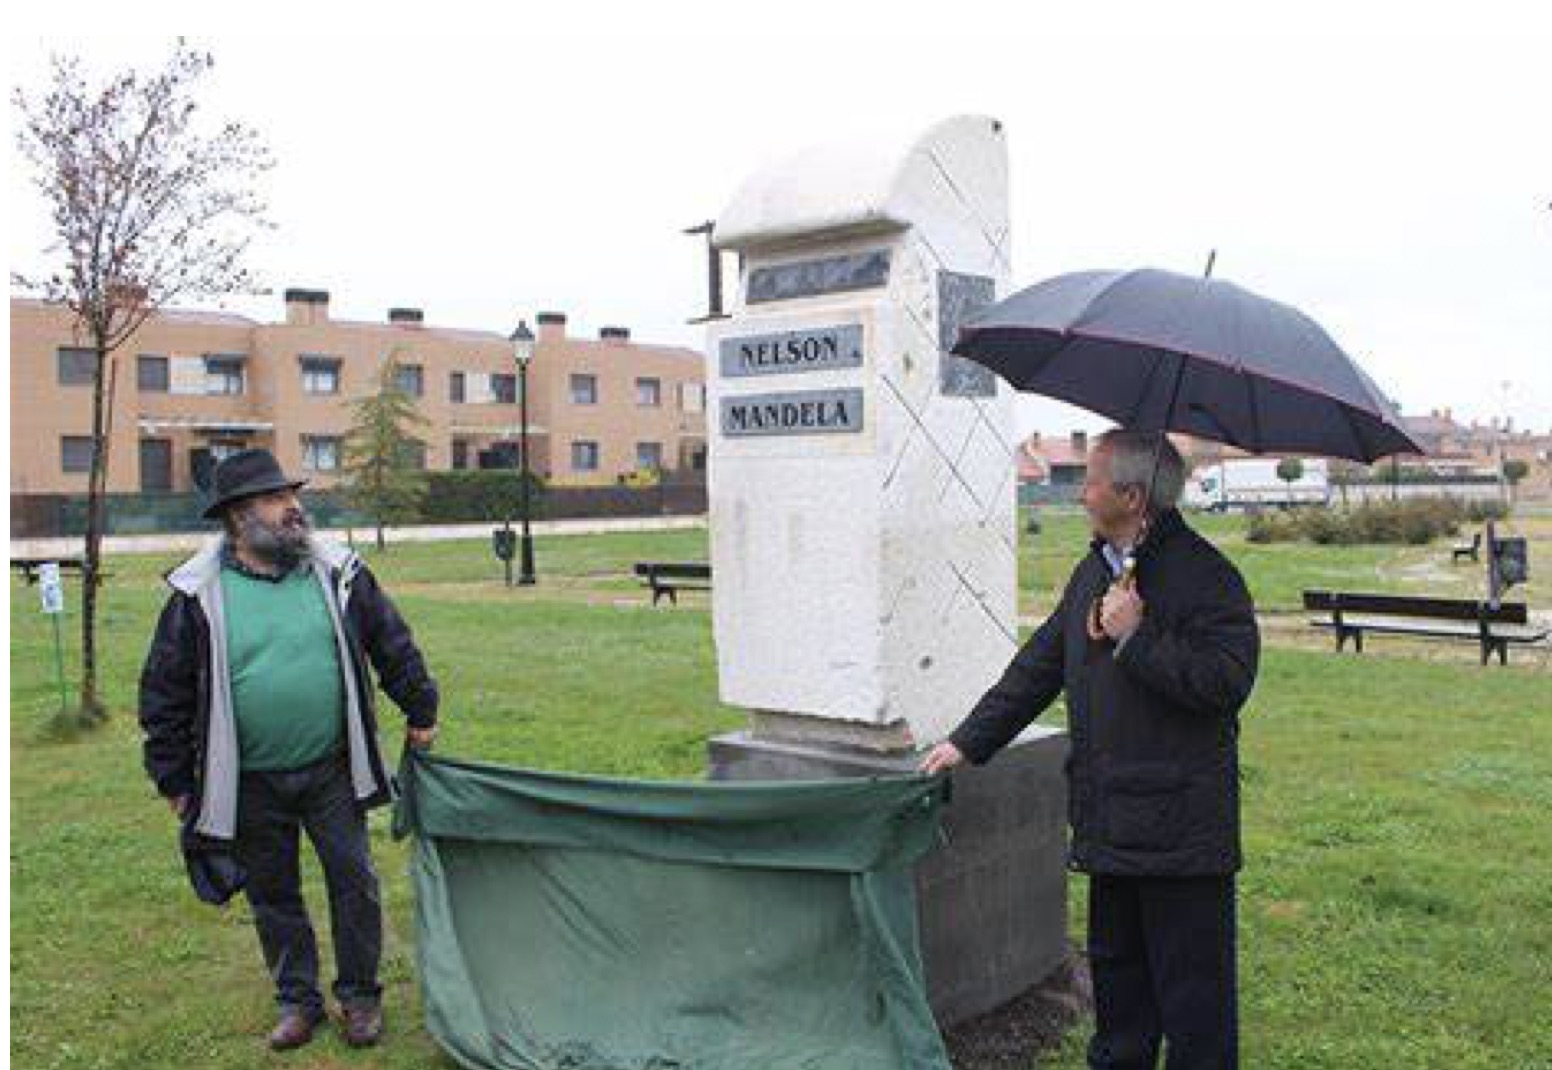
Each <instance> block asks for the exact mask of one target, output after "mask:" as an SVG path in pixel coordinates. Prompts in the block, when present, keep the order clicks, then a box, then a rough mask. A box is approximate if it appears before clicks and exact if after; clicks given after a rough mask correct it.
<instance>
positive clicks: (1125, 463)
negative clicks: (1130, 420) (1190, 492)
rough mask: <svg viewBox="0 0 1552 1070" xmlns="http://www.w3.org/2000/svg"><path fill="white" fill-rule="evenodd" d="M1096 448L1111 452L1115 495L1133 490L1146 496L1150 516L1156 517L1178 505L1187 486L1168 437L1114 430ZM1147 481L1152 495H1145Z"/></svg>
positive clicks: (1180, 459)
mask: <svg viewBox="0 0 1552 1070" xmlns="http://www.w3.org/2000/svg"><path fill="white" fill-rule="evenodd" d="M1099 445H1101V446H1103V447H1105V448H1106V449H1108V450H1109V451H1110V485H1111V486H1113V487H1115V489H1116V490H1118V491H1119V490H1122V489H1123V488H1126V487H1136V488H1137V489H1138V490H1140V491H1141V492H1142V493H1143V494H1145V495H1148V515H1149V516H1158V515H1159V514H1160V513H1163V512H1166V511H1167V510H1170V509H1173V508H1175V506H1176V505H1178V504H1179V503H1180V494H1181V492H1182V491H1183V490H1185V485H1186V462H1185V459H1184V458H1183V457H1181V456H1180V451H1179V450H1177V449H1176V448H1175V444H1174V443H1173V442H1171V441H1170V440H1169V436H1168V435H1165V434H1162V433H1160V432H1157V431H1128V430H1125V429H1123V428H1117V429H1115V430H1113V431H1106V432H1105V433H1104V434H1103V435H1100V436H1099ZM1155 457H1157V458H1158V460H1157V465H1158V471H1157V473H1156V474H1155V471H1154V464H1155V460H1154V458H1155ZM1150 481H1151V483H1152V485H1153V492H1152V494H1149V493H1148V486H1149V483H1150Z"/></svg>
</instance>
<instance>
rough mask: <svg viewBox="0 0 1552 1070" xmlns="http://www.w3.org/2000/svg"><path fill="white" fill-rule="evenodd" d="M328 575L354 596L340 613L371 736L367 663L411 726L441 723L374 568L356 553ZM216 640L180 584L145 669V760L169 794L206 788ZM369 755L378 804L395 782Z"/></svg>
mask: <svg viewBox="0 0 1552 1070" xmlns="http://www.w3.org/2000/svg"><path fill="white" fill-rule="evenodd" d="M329 577H330V582H331V585H333V586H334V588H335V591H336V597H338V595H339V593H340V592H342V591H343V593H345V595H346V598H347V599H348V600H347V601H346V604H345V613H344V615H343V618H342V620H343V624H344V628H345V637H346V641H347V644H348V646H349V648H350V652H351V665H350V671H351V672H353V673H354V674H355V680H356V690H357V693H358V694H359V695H360V696H361V713H362V717H363V720H364V723H365V727H366V731H367V737H368V739H374V738H375V736H376V731H377V719H376V709H375V707H376V703H375V701H374V699H375V688H374V687H373V685H372V680H371V677H370V676H369V675H368V672H367V666H368V664H370V665H371V666H372V667H373V668H374V669H375V670H376V672H377V678H378V680H379V681H380V682H381V684H382V688H383V690H384V691H385V692H387V694H388V697H389V698H391V699H392V700H393V701H394V703H395V705H397V706H398V707H399V708H400V709H402V710H403V711H404V714H405V719H406V720H407V721H408V723H409V724H410V726H411V727H414V728H429V727H431V726H432V725H434V724H436V720H437V702H438V694H437V686H436V681H435V680H433V679H432V678H431V675H430V673H429V672H428V671H427V669H426V663H425V659H424V658H423V657H422V656H421V653H420V650H419V648H418V647H416V645H415V640H414V637H413V635H411V633H410V629H409V626H408V625H407V624H405V622H404V618H403V617H401V616H400V615H399V612H398V610H397V609H396V608H395V607H394V604H393V602H392V601H391V600H390V599H389V598H388V596H387V595H386V594H385V593H383V590H382V588H381V587H379V586H378V584H377V580H376V578H375V577H373V575H372V573H371V571H370V570H369V569H368V568H367V567H366V566H365V565H363V564H361V563H360V562H359V559H357V558H354V555H351V561H350V564H349V567H348V568H347V569H346V570H344V571H342V570H341V569H340V568H338V567H332V568H331V569H330V570H329ZM210 642H211V636H210V622H209V620H208V619H207V618H206V616H205V612H204V610H203V609H201V608H200V604H199V601H198V599H197V598H195V597H194V596H193V595H191V594H188V593H185V592H182V591H177V590H175V591H174V592H173V594H172V596H171V597H170V598H169V599H168V601H167V605H166V606H165V607H164V608H163V610H162V615H161V619H160V620H159V621H158V622H157V626H156V636H155V638H154V639H153V640H152V641H151V649H150V651H149V653H148V654H147V655H146V661H145V668H144V670H143V671H142V673H141V677H140V725H141V729H142V732H143V734H144V737H145V738H144V757H145V768H146V772H147V773H148V774H149V775H150V777H151V779H152V781H154V782H155V784H156V789H157V791H158V792H160V793H161V794H162V795H164V796H167V797H169V798H173V797H176V796H179V795H190V796H193V797H195V799H196V800H197V799H198V798H199V797H200V795H201V792H202V787H203V785H202V784H201V774H202V771H203V770H204V768H205V760H204V751H205V740H206V738H207V736H208V732H209V725H210V709H211V707H210V695H211V681H210V664H211V661H210ZM369 755H370V761H371V766H372V770H371V771H372V779H373V781H374V788H375V790H374V791H373V793H372V794H371V795H370V796H367V797H364V798H362V799H361V800H360V801H361V802H362V803H363V804H364V805H367V806H375V805H380V804H382V803H385V802H387V801H389V800H390V799H391V798H392V794H393V787H392V780H391V778H390V776H389V773H388V770H387V769H385V768H384V766H383V762H382V758H381V755H380V753H379V751H378V748H377V747H376V746H375V745H373V746H372V747H370V748H369Z"/></svg>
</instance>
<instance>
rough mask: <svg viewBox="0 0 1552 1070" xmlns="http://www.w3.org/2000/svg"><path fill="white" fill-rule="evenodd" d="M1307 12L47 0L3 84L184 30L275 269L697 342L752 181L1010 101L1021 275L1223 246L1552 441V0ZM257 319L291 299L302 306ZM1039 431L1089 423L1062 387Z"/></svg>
mask: <svg viewBox="0 0 1552 1070" xmlns="http://www.w3.org/2000/svg"><path fill="white" fill-rule="evenodd" d="M1070 6H1072V7H1078V6H1080V5H1070ZM1280 6H1281V7H1283V8H1285V9H1286V10H1288V11H1290V12H1296V13H1297V21H1294V20H1293V16H1292V15H1290V16H1289V17H1287V18H1283V19H1281V20H1269V19H1268V18H1267V11H1268V8H1267V7H1266V6H1257V5H1253V4H1238V5H1233V6H1223V7H1219V8H1217V9H1216V10H1212V9H1209V8H1205V7H1199V6H1195V5H1184V6H1182V5H1179V4H1168V5H1157V4H1155V5H1148V6H1136V7H1132V6H1129V5H1106V6H1105V11H1106V12H1108V13H1109V14H1105V15H1094V16H1083V17H1074V18H1063V19H1054V18H1048V17H1038V18H1036V17H1031V16H1029V15H1028V14H1027V13H1026V14H1023V15H1021V16H1019V17H1017V18H1015V13H1017V12H1028V11H1029V10H1031V9H1036V10H1038V8H1036V5H1034V4H1033V3H1026V4H1019V5H1009V6H1006V7H979V6H977V5H976V4H974V3H971V2H969V0H963V2H961V3H958V4H953V5H943V4H935V5H931V6H930V7H926V6H924V7H922V8H920V9H919V10H920V11H921V12H922V13H921V14H920V15H912V14H909V12H913V11H916V10H918V9H916V8H912V7H910V6H909V5H905V4H903V3H900V4H895V5H890V6H888V7H883V6H880V7H875V8H867V9H863V10H856V9H853V8H847V7H845V6H844V5H839V4H834V3H831V4H808V3H796V2H786V3H782V2H778V0H765V2H762V3H759V4H750V5H747V6H746V7H744V8H743V9H742V14H739V15H738V17H734V13H735V11H737V10H738V9H737V8H735V6H734V5H733V4H723V5H706V6H700V7H687V8H686V9H684V10H685V11H686V14H685V15H684V16H683V17H682V20H681V21H680V22H679V23H678V24H674V23H671V22H669V21H668V20H667V19H666V18H665V16H663V14H662V12H663V11H664V10H666V9H667V7H668V6H667V5H634V6H624V5H622V6H618V7H609V6H600V5H583V4H571V5H560V4H552V5H544V8H545V9H551V10H550V14H548V15H546V14H545V13H544V10H543V9H538V8H539V6H538V5H532V6H524V8H523V12H524V13H523V15H522V17H521V20H520V21H518V22H513V23H511V24H502V23H490V22H485V21H481V20H478V19H475V18H474V17H473V16H471V15H468V14H467V13H466V12H467V11H468V9H467V8H464V7H461V6H460V5H458V4H455V3H449V4H445V5H442V6H440V7H438V6H427V5H424V4H422V5H417V6H416V7H414V8H408V7H406V8H404V9H394V8H393V7H392V6H391V5H385V6H383V7H378V6H374V7H372V8H367V7H365V6H363V7H360V8H358V9H354V11H346V12H343V13H337V12H324V11H323V8H324V5H322V4H313V5H309V6H302V5H286V4H271V5H264V6H262V7H252V8H251V9H249V10H250V11H251V14H252V18H259V19H262V26H259V27H257V31H256V28H255V27H254V26H253V25H252V24H251V19H250V23H249V24H244V25H236V24H233V25H226V26H222V25H210V24H208V23H200V22H199V21H198V19H208V17H209V16H208V13H206V11H205V9H191V10H193V11H195V12H197V13H198V14H197V18H196V20H195V21H194V22H190V21H187V20H185V19H182V18H180V17H178V13H177V12H176V11H173V10H171V9H163V10H161V11H160V12H159V11H158V10H157V9H156V6H155V5H152V6H151V7H150V8H149V9H148V8H147V7H146V6H145V5H144V4H136V5H133V9H134V10H133V12H128V11H125V10H123V8H124V7H125V6H124V5H120V6H118V7H104V8H103V9H102V11H101V12H100V13H99V15H98V16H97V17H93V18H83V19H77V17H76V10H75V9H74V8H72V9H70V10H71V14H70V15H69V17H68V21H67V18H66V14H65V10H66V9H63V8H59V7H58V6H52V7H51V6H49V5H42V6H40V7H38V8H37V9H35V10H33V11H31V12H29V13H26V14H24V15H23V16H21V18H22V19H23V20H25V21H22V22H18V21H17V17H16V16H11V17H9V19H8V21H9V23H10V26H11V29H12V30H13V31H15V32H10V33H8V34H7V38H8V41H7V45H6V47H7V50H8V53H9V55H8V63H7V66H6V72H7V76H8V77H7V81H8V83H9V84H10V85H11V86H15V85H23V86H29V87H37V86H39V85H41V84H42V79H43V76H44V74H45V72H46V63H47V57H48V55H49V54H50V52H58V51H63V52H73V53H77V54H80V55H82V56H83V57H85V58H86V59H87V60H88V61H89V62H90V63H91V64H93V65H95V66H97V67H99V68H100V69H108V68H112V67H117V66H121V65H125V64H145V63H159V62H160V61H161V60H162V59H163V58H164V57H165V55H166V52H167V50H168V48H169V47H170V43H171V37H172V33H173V32H175V31H174V30H172V29H171V28H172V27H178V26H180V25H181V26H182V28H183V30H184V32H187V33H188V34H189V35H190V36H191V38H192V39H193V40H194V41H195V42H196V43H197V44H200V45H202V46H204V47H207V48H209V49H210V50H211V51H213V52H214V53H215V56H216V60H217V66H216V69H215V71H214V72H213V73H212V74H211V76H210V77H209V79H208V85H207V89H208V95H207V100H208V107H209V111H210V113H211V114H212V115H213V116H221V117H233V118H239V119H241V120H243V121H245V122H247V123H249V124H250V125H252V126H254V127H256V128H258V129H259V130H260V131H261V132H262V133H263V135H264V136H265V138H266V139H267V140H268V142H269V144H270V146H271V147H272V149H273V150H274V152H275V154H276V156H277V157H278V160H279V167H278V168H277V169H276V171H275V172H274V173H273V174H272V176H271V178H270V180H269V181H268V183H267V187H268V194H269V201H270V205H271V216H272V218H273V220H274V221H275V223H277V224H278V229H277V230H276V232H275V233H274V234H273V235H272V236H269V237H268V238H266V239H265V241H264V242H263V244H262V245H261V246H260V247H258V248H257V249H256V251H255V260H254V262H255V265H256V266H257V267H258V268H259V269H260V270H261V272H262V274H263V275H264V277H265V279H266V281H267V282H268V283H269V284H270V285H271V286H273V287H274V288H275V289H276V290H277V291H278V290H279V289H281V288H284V287H286V286H309V287H321V288H325V289H328V290H329V291H330V292H331V294H332V295H333V311H334V314H335V315H338V316H343V317H351V318H365V319H378V318H381V317H382V316H383V315H384V313H385V311H386V309H387V308H388V307H389V306H392V305H409V306H415V307H422V308H424V309H425V311H426V315H427V319H428V320H429V321H431V322H434V323H441V324H448V325H457V326H469V327H483V328H490V329H493V330H500V331H507V330H509V329H510V328H511V327H512V326H513V325H514V324H515V321H516V319H517V318H518V317H520V316H521V317H527V318H530V320H531V317H532V316H533V314H534V313H535V312H536V311H539V310H543V309H557V310H562V311H565V312H567V313H568V314H569V315H570V317H571V324H572V326H573V328H574V329H576V330H580V331H586V332H589V333H591V332H594V331H596V329H597V328H598V327H600V326H603V325H606V324H622V325H627V326H629V327H631V328H632V330H633V332H634V334H635V336H636V337H637V338H638V339H641V340H648V341H665V342H677V343H683V344H687V345H693V346H696V347H700V346H701V345H702V342H703V339H702V335H701V332H700V330H699V329H698V328H694V327H690V326H687V325H686V323H685V320H686V319H688V318H690V317H691V316H694V315H696V314H697V313H699V312H700V311H701V310H702V309H703V308H704V302H705V296H704V291H705V279H704V262H703V259H702V253H701V248H700V246H699V245H698V244H696V242H697V241H698V239H691V238H686V237H683V236H681V235H680V234H679V231H680V229H681V228H683V227H684V226H686V225H689V224H693V223H695V222H698V221H700V220H703V219H707V218H711V217H714V216H715V215H716V214H717V213H718V212H720V210H721V209H722V207H723V206H724V205H725V204H726V202H727V201H728V199H729V198H730V197H731V195H732V194H733V192H734V190H735V188H736V187H737V185H738V184H739V182H740V181H741V180H742V179H743V178H744V177H745V175H746V174H747V173H748V172H749V171H750V170H751V169H752V168H755V167H757V166H759V165H760V164H761V163H763V162H766V161H768V160H770V159H771V158H772V157H776V156H781V155H785V154H786V153H787V152H788V151H790V150H792V149H794V148H797V147H801V146H803V145H805V144H808V143H811V142H815V141H825V140H829V139H830V137H831V136H832V135H833V134H834V133H836V132H837V131H844V130H847V129H856V128H859V127H867V126H869V125H872V124H874V123H887V124H888V125H890V126H899V125H901V124H905V125H907V126H909V125H917V126H920V127H923V128H925V127H926V126H928V125H930V124H931V123H933V122H934V121H936V120H938V119H940V118H942V117H945V116H948V115H952V114H956V113H961V112H979V113H985V114H990V115H994V116H996V117H998V118H1000V119H1002V120H1003V121H1004V122H1005V123H1006V124H1007V128H1008V132H1009V144H1010V151H1011V154H1012V167H1013V189H1012V205H1013V216H1014V245H1013V256H1014V271H1015V281H1016V282H1017V283H1018V284H1020V285H1025V284H1029V283H1033V282H1036V281H1038V280H1040V279H1042V278H1044V277H1047V276H1049V275H1052V274H1055V273H1058V272H1063V271H1070V270H1077V269H1082V268H1095V267H1125V266H1143V265H1149V266H1158V267H1166V268H1172V269H1176V270H1182V271H1199V270H1200V269H1201V267H1202V265H1203V263H1204V261H1205V260H1206V257H1207V253H1208V251H1209V250H1210V249H1214V248H1216V249H1217V250H1218V261H1217V268H1216V271H1215V274H1217V275H1218V276H1220V277H1223V278H1229V279H1233V280H1234V281H1236V282H1239V283H1242V284H1244V285H1246V286H1249V287H1251V288H1252V289H1256V290H1258V291H1260V292H1263V293H1265V294H1267V295H1269V296H1273V297H1276V298H1278V299H1280V300H1284V301H1287V302H1290V303H1292V304H1295V305H1298V306H1299V307H1301V308H1303V309H1304V310H1305V311H1306V312H1308V313H1310V314H1311V315H1313V316H1314V317H1315V318H1316V319H1318V320H1319V321H1321V322H1322V323H1323V324H1324V325H1325V326H1326V327H1327V329H1328V330H1329V331H1330V332H1331V333H1332V334H1333V336H1334V337H1335V338H1336V339H1337V340H1338V341H1339V342H1340V343H1341V344H1342V345H1343V346H1344V347H1345V348H1347V349H1348V351H1349V352H1351V353H1352V354H1353V355H1354V356H1356V357H1357V358H1358V359H1359V360H1360V361H1361V362H1362V363H1363V364H1364V366H1365V367H1366V368H1367V369H1368V370H1369V372H1370V373H1371V374H1372V375H1373V376H1374V377H1375V378H1376V379H1377V380H1378V381H1379V383H1380V384H1381V386H1382V387H1384V388H1385V389H1386V390H1387V391H1388V392H1389V393H1391V394H1392V395H1393V396H1395V397H1397V398H1398V399H1399V400H1400V401H1401V402H1402V404H1403V406H1404V407H1405V409H1406V410H1407V411H1408V412H1419V411H1426V410H1428V409H1431V408H1442V407H1446V406H1448V407H1451V408H1452V409H1453V410H1454V412H1455V414H1456V415H1457V417H1465V418H1468V419H1469V418H1479V419H1483V420H1487V419H1489V418H1494V417H1500V416H1502V415H1504V414H1508V415H1510V416H1512V417H1513V419H1514V421H1515V424H1516V425H1517V426H1527V425H1528V426H1533V427H1536V428H1538V429H1543V430H1545V429H1548V428H1552V210H1549V203H1552V58H1549V57H1552V36H1549V35H1548V33H1547V32H1546V31H1545V30H1544V29H1543V28H1541V26H1540V25H1539V24H1538V23H1537V22H1534V21H1531V20H1529V19H1528V18H1525V17H1517V15H1516V12H1518V11H1520V10H1526V11H1528V10H1530V9H1529V6H1528V5H1527V7H1526V8H1524V9H1520V8H1509V7H1503V8H1498V7H1494V6H1489V5H1482V4H1478V5H1474V6H1471V7H1470V8H1469V9H1468V10H1469V11H1470V12H1471V13H1472V14H1471V19H1470V21H1468V22H1465V23H1459V24H1456V23H1451V22H1447V21H1444V20H1443V19H1442V18H1441V19H1431V18H1426V17H1424V15H1423V14H1422V13H1423V12H1426V11H1428V10H1431V9H1429V8H1428V7H1427V6H1426V5H1415V4H1414V5H1407V6H1405V7H1397V8H1395V9H1381V14H1379V15H1375V14H1373V13H1372V11H1373V9H1369V10H1370V11H1371V14H1370V17H1369V21H1367V22H1363V21H1361V20H1358V19H1357V18H1356V16H1355V15H1354V14H1353V13H1352V11H1351V10H1349V11H1347V12H1346V13H1345V14H1344V9H1343V7H1341V6H1336V5H1332V6H1329V7H1327V6H1326V5H1324V4H1309V3H1306V4H1299V5H1280ZM513 7H516V5H513ZM1081 7H1083V8H1098V7H1100V5H1095V4H1086V5H1081ZM1347 7H1348V8H1350V9H1356V8H1357V5H1347ZM643 9H650V10H643ZM1387 10H1388V11H1389V14H1390V16H1391V17H1385V15H1386V12H1387ZM556 12H559V14H557V13H556ZM889 12H898V13H902V14H899V15H898V16H891V15H890V14H889ZM401 16H408V17H401ZM115 19H118V20H120V23H121V24H115V22H114V21H113V20H115ZM83 23H89V24H92V25H93V26H94V27H95V31H94V34H93V35H91V36H82V35H80V34H78V33H77V32H76V31H75V30H74V29H73V27H74V26H76V25H81V24H83ZM159 26H166V27H169V29H168V30H167V31H166V32H155V31H156V28H157V27H159ZM10 121H11V122H12V123H13V124H14V116H12V117H10ZM8 141H9V139H8ZM7 148H8V183H7V184H8V187H9V194H10V195H9V197H8V202H9V203H8V220H9V223H10V226H9V228H8V230H9V237H8V240H7V243H6V244H7V254H8V257H9V259H10V261H11V266H12V267H17V266H21V267H26V266H29V265H35V264H36V263H37V250H38V249H39V248H41V247H42V246H43V245H44V244H45V243H46V241H47V229H46V222H47V220H46V217H44V216H42V214H41V211H40V209H39V207H38V204H37V202H36V201H35V200H33V199H32V197H31V195H30V193H29V190H28V187H27V186H26V185H25V183H24V182H23V181H22V179H21V176H20V173H19V167H18V163H19V161H18V158H17V156H16V154H15V152H14V150H11V149H10V147H9V144H8V146H7ZM229 307H234V308H236V309H238V310H240V311H243V312H246V313H248V314H251V315H254V316H256V317H259V318H264V319H275V318H278V317H279V316H280V315H281V307H280V301H279V297H278V293H277V295H276V296H273V297H269V298H258V299H244V300H239V301H234V302H231V303H230V305H229ZM1505 384H1507V385H1505ZM1021 422H1022V423H1023V425H1024V428H1025V429H1026V430H1027V429H1032V428H1035V427H1039V428H1041V429H1044V430H1047V431H1053V432H1058V431H1063V430H1066V429H1067V428H1069V427H1074V426H1084V425H1085V424H1086V423H1088V421H1086V420H1085V419H1084V418H1083V417H1082V416H1081V415H1080V414H1077V413H1076V412H1075V411H1074V410H1070V409H1067V408H1066V407H1065V406H1057V405H1055V404H1053V403H1033V402H1031V403H1029V404H1027V405H1025V406H1024V407H1023V409H1022V411H1021Z"/></svg>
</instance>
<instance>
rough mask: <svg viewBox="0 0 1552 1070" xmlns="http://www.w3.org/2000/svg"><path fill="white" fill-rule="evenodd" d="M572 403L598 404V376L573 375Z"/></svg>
mask: <svg viewBox="0 0 1552 1070" xmlns="http://www.w3.org/2000/svg"><path fill="white" fill-rule="evenodd" d="M571 403H572V404H573V405H597V404H598V377H597V376H596V375H573V376H572V377H571Z"/></svg>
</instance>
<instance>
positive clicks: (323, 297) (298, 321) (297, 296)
mask: <svg viewBox="0 0 1552 1070" xmlns="http://www.w3.org/2000/svg"><path fill="white" fill-rule="evenodd" d="M328 322H329V291H328V290H301V289H290V290H287V291H286V323H287V324H289V325H291V326H293V327H310V326H312V325H313V324H317V323H328Z"/></svg>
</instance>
